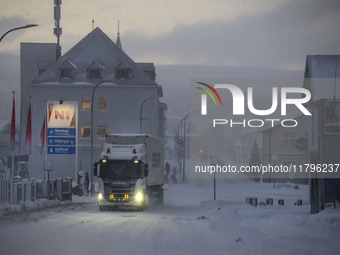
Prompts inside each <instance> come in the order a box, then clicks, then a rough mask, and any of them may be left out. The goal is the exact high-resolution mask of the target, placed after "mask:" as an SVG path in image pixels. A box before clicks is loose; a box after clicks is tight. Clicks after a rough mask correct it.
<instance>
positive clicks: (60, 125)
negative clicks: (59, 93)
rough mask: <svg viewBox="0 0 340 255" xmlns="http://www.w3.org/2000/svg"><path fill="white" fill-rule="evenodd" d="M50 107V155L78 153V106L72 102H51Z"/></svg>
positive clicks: (48, 131) (48, 141) (48, 150)
mask: <svg viewBox="0 0 340 255" xmlns="http://www.w3.org/2000/svg"><path fill="white" fill-rule="evenodd" d="M47 107H48V115H49V116H48V130H47V134H48V139H47V145H48V148H47V153H48V154H75V153H76V133H77V132H76V131H77V130H76V113H77V105H76V104H72V103H70V102H65V103H63V104H58V103H56V102H50V103H48V105H47Z"/></svg>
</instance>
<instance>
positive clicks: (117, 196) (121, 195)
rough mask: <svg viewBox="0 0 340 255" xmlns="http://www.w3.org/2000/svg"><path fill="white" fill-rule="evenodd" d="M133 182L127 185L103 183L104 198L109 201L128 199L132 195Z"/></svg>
mask: <svg viewBox="0 0 340 255" xmlns="http://www.w3.org/2000/svg"><path fill="white" fill-rule="evenodd" d="M134 190H135V184H131V185H130V186H129V187H127V186H125V187H117V186H114V187H112V186H111V185H110V184H104V192H105V195H104V197H105V199H106V200H107V201H110V202H114V201H129V200H131V199H132V197H133V195H134Z"/></svg>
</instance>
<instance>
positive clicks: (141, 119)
mask: <svg viewBox="0 0 340 255" xmlns="http://www.w3.org/2000/svg"><path fill="white" fill-rule="evenodd" d="M153 98H158V97H148V98H147V99H145V100H144V101H143V103H142V104H141V106H140V115H139V116H140V118H139V119H140V121H139V123H140V126H139V132H140V133H142V131H143V106H144V104H145V103H146V101H148V100H150V99H153Z"/></svg>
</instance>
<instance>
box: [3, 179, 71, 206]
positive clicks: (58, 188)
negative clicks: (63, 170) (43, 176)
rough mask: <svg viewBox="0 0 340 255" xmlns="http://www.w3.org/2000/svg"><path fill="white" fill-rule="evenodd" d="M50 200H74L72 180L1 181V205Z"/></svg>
mask: <svg viewBox="0 0 340 255" xmlns="http://www.w3.org/2000/svg"><path fill="white" fill-rule="evenodd" d="M38 198H46V199H50V200H54V199H56V198H57V199H59V200H61V201H64V200H72V178H66V179H61V178H58V179H56V180H49V181H47V180H34V179H31V180H11V179H0V203H1V202H11V203H16V204H17V203H19V202H24V201H35V200H36V199H38Z"/></svg>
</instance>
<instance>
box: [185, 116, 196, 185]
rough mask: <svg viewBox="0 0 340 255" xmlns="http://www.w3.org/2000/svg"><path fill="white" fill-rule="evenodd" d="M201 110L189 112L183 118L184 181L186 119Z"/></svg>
mask: <svg viewBox="0 0 340 255" xmlns="http://www.w3.org/2000/svg"><path fill="white" fill-rule="evenodd" d="M198 112H200V110H196V111H192V112H189V113H188V114H187V115H185V116H184V118H183V119H182V120H181V123H182V122H183V182H184V181H185V133H186V132H185V128H186V120H187V119H188V118H189V117H190V115H191V114H193V113H198Z"/></svg>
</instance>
